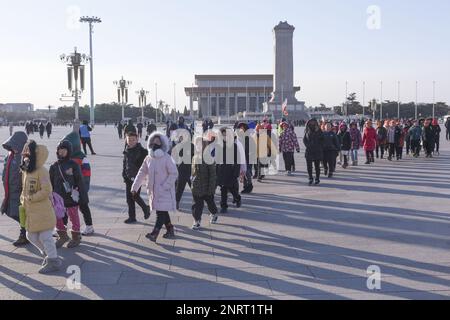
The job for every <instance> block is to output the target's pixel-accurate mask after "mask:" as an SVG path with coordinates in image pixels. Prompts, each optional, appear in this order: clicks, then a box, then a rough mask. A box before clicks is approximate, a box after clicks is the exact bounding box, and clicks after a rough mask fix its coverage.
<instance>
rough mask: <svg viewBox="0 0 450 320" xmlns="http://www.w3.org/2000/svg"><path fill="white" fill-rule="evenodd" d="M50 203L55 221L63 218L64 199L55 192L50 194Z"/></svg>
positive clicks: (64, 211)
mask: <svg viewBox="0 0 450 320" xmlns="http://www.w3.org/2000/svg"><path fill="white" fill-rule="evenodd" d="M50 201H51V203H52V206H53V210H54V211H55V215H56V219H62V218H64V216H65V215H66V207H65V206H64V199H63V198H62V197H61V196H60V195H59V194H57V193H56V192H52V194H51V195H50Z"/></svg>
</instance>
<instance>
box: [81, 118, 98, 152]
mask: <svg viewBox="0 0 450 320" xmlns="http://www.w3.org/2000/svg"><path fill="white" fill-rule="evenodd" d="M91 131H92V128H91V127H90V126H89V123H88V122H87V120H84V121H83V124H82V125H81V126H80V130H79V134H80V137H81V143H82V145H83V151H84V154H85V155H87V150H86V145H88V146H89V150H90V151H91V154H92V155H96V153H95V152H94V149H93V148H92V142H91Z"/></svg>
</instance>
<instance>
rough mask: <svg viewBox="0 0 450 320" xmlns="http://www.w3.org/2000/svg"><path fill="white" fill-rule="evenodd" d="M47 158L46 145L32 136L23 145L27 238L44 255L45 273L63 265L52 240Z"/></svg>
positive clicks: (23, 202) (43, 268) (52, 215)
mask: <svg viewBox="0 0 450 320" xmlns="http://www.w3.org/2000/svg"><path fill="white" fill-rule="evenodd" d="M47 158H48V150H47V147H46V146H43V145H38V144H36V142H35V141H33V140H30V141H28V142H27V144H26V145H25V147H24V148H23V151H22V164H21V166H20V167H21V169H22V186H23V189H22V194H21V195H20V202H21V204H22V206H23V208H24V210H25V215H26V223H25V225H26V227H25V228H26V230H27V238H28V240H29V241H30V242H31V243H32V244H33V245H34V246H35V247H36V248H37V249H38V250H39V252H40V253H41V254H42V255H43V256H44V261H43V263H42V267H41V269H40V270H39V273H43V274H45V273H50V272H54V271H58V270H59V269H60V268H61V265H62V263H61V260H60V259H59V258H58V254H57V251H56V246H55V241H54V240H53V229H54V228H55V225H56V216H55V212H54V210H53V206H52V203H51V201H50V196H51V194H52V185H51V182H50V178H49V175H48V171H47V170H46V169H45V168H44V164H45V161H47Z"/></svg>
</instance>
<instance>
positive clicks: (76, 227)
mask: <svg viewBox="0 0 450 320" xmlns="http://www.w3.org/2000/svg"><path fill="white" fill-rule="evenodd" d="M56 156H57V158H58V160H57V161H56V162H55V163H53V164H52V165H51V167H50V181H51V183H52V187H53V190H54V192H56V193H57V194H59V195H60V196H61V198H63V200H64V207H65V208H66V212H67V215H68V216H69V219H70V222H71V223H72V230H71V235H72V239H70V237H69V236H68V235H67V227H66V224H64V219H58V220H57V222H56V229H57V233H58V240H57V241H56V247H57V248H60V247H62V246H63V245H64V244H65V243H66V242H69V243H68V244H67V248H75V247H77V246H79V245H80V243H81V233H80V217H79V216H78V207H79V205H80V204H81V203H82V204H86V203H87V201H88V200H87V192H86V189H85V186H84V182H83V176H82V175H81V169H80V166H79V165H78V164H77V163H76V162H75V161H73V160H72V159H71V158H72V144H71V143H70V142H69V141H67V140H63V141H61V142H60V143H59V144H58V146H57V151H56Z"/></svg>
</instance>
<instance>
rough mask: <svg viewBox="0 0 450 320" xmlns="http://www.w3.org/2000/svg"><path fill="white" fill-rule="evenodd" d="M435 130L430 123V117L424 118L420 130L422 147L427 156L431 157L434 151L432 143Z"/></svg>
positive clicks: (433, 142)
mask: <svg viewBox="0 0 450 320" xmlns="http://www.w3.org/2000/svg"><path fill="white" fill-rule="evenodd" d="M435 136H436V134H435V132H434V130H433V127H432V125H431V119H426V120H425V122H424V124H423V130H422V142H423V148H424V149H425V152H426V157H427V158H432V157H433V151H434V146H435V145H434V144H435Z"/></svg>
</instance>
